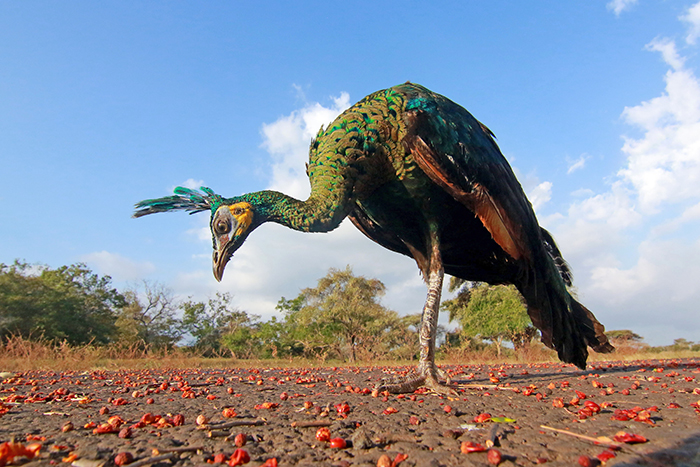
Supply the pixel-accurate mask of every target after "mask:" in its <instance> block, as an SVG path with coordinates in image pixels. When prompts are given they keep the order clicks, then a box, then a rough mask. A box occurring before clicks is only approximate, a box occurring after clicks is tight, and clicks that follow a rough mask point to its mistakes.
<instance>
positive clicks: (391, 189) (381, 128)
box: [134, 82, 613, 393]
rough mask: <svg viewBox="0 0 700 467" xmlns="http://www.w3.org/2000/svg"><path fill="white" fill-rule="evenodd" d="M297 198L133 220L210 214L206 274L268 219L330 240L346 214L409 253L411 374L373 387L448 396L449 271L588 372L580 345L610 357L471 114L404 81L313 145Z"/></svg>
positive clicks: (193, 195)
mask: <svg viewBox="0 0 700 467" xmlns="http://www.w3.org/2000/svg"><path fill="white" fill-rule="evenodd" d="M306 173H307V175H308V178H309V182H310V184H311V194H310V195H309V197H308V199H307V200H306V201H301V200H298V199H295V198H292V197H290V196H287V195H285V194H283V193H279V192H276V191H270V190H267V191H258V192H254V193H247V194H244V195H241V196H235V197H233V198H224V197H222V196H220V195H218V194H216V193H215V192H214V191H212V190H211V189H209V188H206V187H202V188H201V191H199V190H193V189H189V188H184V187H178V188H176V189H175V194H174V195H173V196H167V197H163V198H158V199H149V200H144V201H141V202H139V203H137V204H136V211H135V213H134V217H141V216H145V215H148V214H153V213H157V212H169V211H177V210H184V211H188V212H189V213H190V214H192V213H196V212H200V211H210V212H211V219H210V228H211V232H212V237H213V247H214V253H213V272H214V277H215V278H216V280H217V281H220V280H221V278H222V276H223V274H224V268H225V267H226V264H227V263H228V261H229V260H230V259H231V257H232V256H233V254H234V252H235V251H236V250H238V248H240V247H241V246H242V245H243V243H244V242H245V240H246V238H248V235H250V234H251V232H253V231H254V230H255V229H256V228H257V227H259V226H260V225H262V224H264V223H265V222H276V223H278V224H282V225H285V226H287V227H289V228H291V229H295V230H300V231H304V232H328V231H331V230H333V229H335V228H336V227H338V226H339V225H340V223H341V222H342V220H343V219H345V218H349V219H350V220H351V221H352V223H353V224H354V225H355V226H356V227H357V228H358V229H359V230H360V231H361V232H362V233H363V234H364V235H366V236H367V237H369V238H370V239H371V240H373V241H375V242H376V243H378V244H379V245H381V246H383V247H385V248H388V249H389V250H392V251H394V252H397V253H401V254H403V255H407V256H410V257H412V258H413V259H414V260H415V261H416V263H417V265H418V269H419V270H420V272H421V274H422V276H423V279H424V280H425V282H426V284H427V289H428V292H427V297H426V300H425V305H424V307H423V314H422V320H421V326H420V332H419V342H420V358H419V363H418V366H417V368H416V369H415V372H414V374H413V375H412V376H410V377H407V378H406V379H405V380H403V381H401V382H398V383H396V384H387V385H383V386H381V387H380V388H378V389H380V390H386V391H389V392H393V393H400V392H412V391H414V390H416V389H417V388H419V387H421V386H425V387H427V388H429V389H432V390H435V391H437V392H441V393H445V392H448V391H449V390H450V389H449V387H448V386H447V385H445V384H443V383H442V382H441V372H440V371H439V369H438V368H437V366H436V364H435V337H436V330H437V320H438V312H439V307H440V298H441V291H442V284H443V278H444V275H445V273H447V274H450V275H452V276H455V277H458V278H461V279H465V280H468V281H483V282H488V283H491V284H505V283H511V284H514V285H515V286H516V287H517V289H518V290H519V291H520V293H521V294H522V296H523V298H524V299H525V302H526V303H527V309H528V314H529V316H530V318H531V320H532V322H533V324H534V325H535V326H536V327H537V328H538V329H539V330H540V332H541V340H542V342H543V343H544V344H545V345H546V346H548V347H550V348H553V349H555V350H556V351H557V353H558V356H559V358H560V359H561V360H562V361H564V362H567V363H573V364H574V365H576V366H578V367H579V368H581V369H585V367H586V360H587V358H588V350H587V347H588V346H590V347H591V348H592V349H594V350H595V351H596V352H610V351H612V350H613V347H612V345H611V344H610V343H609V342H608V339H607V338H606V336H605V333H604V331H605V328H604V327H603V325H602V324H601V323H600V322H598V320H597V319H596V318H595V316H594V315H593V314H592V313H591V312H590V311H589V310H588V309H587V308H586V307H584V306H583V305H582V304H580V303H579V302H578V301H577V300H576V299H575V298H574V297H573V296H572V295H571V293H570V292H569V289H568V288H569V287H570V286H571V285H572V273H571V271H570V268H569V267H568V265H567V263H566V262H565V261H564V259H563V258H562V255H561V253H560V251H559V249H558V247H557V245H556V243H555V242H554V239H553V238H552V236H551V235H550V233H549V232H547V231H546V230H545V229H543V228H542V227H540V226H539V224H538V222H537V219H536V217H535V214H534V212H533V209H532V206H531V204H530V202H529V201H528V199H527V197H526V195H525V193H524V192H523V189H522V187H521V186H520V184H519V183H518V180H517V179H516V177H515V175H514V174H513V171H512V169H511V167H510V166H509V164H508V162H507V161H506V159H505V157H504V156H503V155H502V154H501V151H500V150H499V148H498V146H497V144H496V141H495V136H494V134H493V133H492V132H491V131H490V130H489V129H488V128H487V127H486V126H485V125H483V124H482V123H481V122H479V121H478V120H476V119H475V118H474V117H473V116H472V115H471V114H470V113H469V112H468V111H467V110H465V109H464V108H463V107H461V106H459V105H458V104H456V103H454V102H452V101H451V100H449V99H448V98H446V97H444V96H442V95H440V94H437V93H434V92H432V91H430V90H429V89H427V88H425V87H423V86H420V85H418V84H414V83H411V82H407V83H405V84H401V85H398V86H394V87H391V88H388V89H385V90H382V91H378V92H375V93H373V94H370V95H369V96H367V97H365V98H364V99H362V100H361V101H359V102H358V103H357V104H355V105H353V106H352V107H350V108H349V109H348V110H346V111H345V112H343V113H342V114H340V116H338V117H337V118H336V119H335V120H334V121H333V122H332V123H331V124H330V125H328V126H327V127H326V128H325V129H324V128H321V130H320V131H319V132H318V134H317V135H316V137H315V138H314V139H313V140H312V141H311V146H310V150H309V162H308V164H307V167H306Z"/></svg>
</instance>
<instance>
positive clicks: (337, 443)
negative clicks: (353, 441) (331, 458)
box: [331, 438, 348, 449]
mask: <svg viewBox="0 0 700 467" xmlns="http://www.w3.org/2000/svg"><path fill="white" fill-rule="evenodd" d="M347 445H348V444H347V443H346V442H345V440H344V439H343V438H331V447H332V448H335V449H345V447H347Z"/></svg>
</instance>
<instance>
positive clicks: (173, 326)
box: [116, 281, 182, 348]
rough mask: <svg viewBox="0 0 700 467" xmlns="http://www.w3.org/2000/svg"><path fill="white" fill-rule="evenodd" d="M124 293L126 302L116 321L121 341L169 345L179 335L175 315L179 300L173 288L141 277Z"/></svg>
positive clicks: (179, 331) (179, 327) (163, 346)
mask: <svg viewBox="0 0 700 467" xmlns="http://www.w3.org/2000/svg"><path fill="white" fill-rule="evenodd" d="M124 295H125V297H126V301H127V305H126V306H125V307H124V308H122V309H121V311H120V313H119V318H118V319H117V322H116V325H117V329H118V334H119V340H120V341H121V342H123V343H126V344H129V345H142V346H144V347H154V348H168V347H172V346H173V345H174V344H175V343H176V342H177V341H178V340H179V339H180V337H181V336H182V330H181V326H180V321H179V320H178V319H177V318H176V317H175V314H176V312H177V310H178V307H179V303H178V302H177V300H175V296H174V294H173V292H172V290H170V289H168V288H167V287H165V286H164V285H162V284H159V283H152V282H148V281H143V282H142V285H141V287H138V288H133V289H131V290H129V291H127V292H126V293H125V294H124Z"/></svg>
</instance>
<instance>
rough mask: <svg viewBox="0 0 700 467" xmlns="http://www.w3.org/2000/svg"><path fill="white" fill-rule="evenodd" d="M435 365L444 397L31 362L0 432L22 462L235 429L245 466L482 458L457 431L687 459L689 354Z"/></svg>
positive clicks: (170, 450)
mask: <svg viewBox="0 0 700 467" xmlns="http://www.w3.org/2000/svg"><path fill="white" fill-rule="evenodd" d="M442 369H443V370H444V372H445V373H446V374H447V375H449V376H450V377H451V379H452V380H453V382H455V383H459V387H458V389H457V394H458V395H457V396H455V397H442V396H437V395H433V394H428V393H421V392H420V391H418V392H417V393H414V394H409V395H388V396H386V395H383V394H377V393H376V391H375V392H374V394H373V391H372V390H373V388H374V386H375V384H377V383H378V382H380V381H381V380H383V379H384V380H387V379H388V380H391V379H393V378H396V377H399V376H402V375H405V374H406V373H408V372H409V371H410V370H411V368H410V367H361V368H353V367H342V368H313V369H312V368H309V369H300V368H294V369H289V368H258V369H222V370H198V369H187V370H182V369H177V370H175V369H174V370H150V371H141V370H139V371H92V372H61V373H57V372H39V371H32V372H27V373H22V374H16V375H14V376H13V377H10V378H7V379H5V380H4V381H2V383H1V384H0V401H2V404H1V405H0V413H3V414H2V415H0V443H5V442H9V441H14V442H15V443H21V444H22V445H23V446H25V447H27V446H30V447H31V445H32V444H34V447H37V446H36V444H37V443H38V444H40V445H41V447H40V450H39V452H38V455H37V456H36V457H34V458H33V459H32V460H29V459H28V458H27V457H21V456H18V457H15V458H14V460H12V462H11V464H12V465H19V464H23V465H25V466H30V465H31V466H33V465H66V466H68V465H76V466H79V467H99V466H101V465H105V466H110V465H114V462H115V457H116V456H117V454H119V453H122V452H129V453H130V454H131V455H132V456H133V458H134V465H156V466H178V467H179V466H183V467H184V466H191V465H202V466H204V465H212V463H213V462H214V461H218V460H222V459H225V461H226V462H229V465H236V463H235V461H231V460H230V459H231V457H232V455H233V453H234V452H235V451H236V449H237V446H236V441H238V444H241V441H242V439H245V441H246V444H245V445H244V446H242V447H241V449H243V450H245V451H246V453H247V455H248V456H249V457H250V462H249V464H247V465H250V466H259V465H263V464H264V465H266V466H272V465H276V464H275V463H274V462H275V460H276V461H277V462H278V464H277V465H281V466H283V465H314V466H319V465H320V466H377V465H380V466H381V465H385V466H392V465H393V466H397V465H401V466H402V467H408V466H456V465H460V466H462V465H467V466H468V465H482V466H485V465H489V461H488V458H489V454H487V453H486V452H472V453H463V452H462V450H463V449H465V450H466V448H467V447H468V446H469V443H473V444H475V445H481V446H484V448H486V447H490V446H492V443H495V444H494V445H493V449H496V450H498V451H499V453H500V454H501V462H502V463H501V465H503V466H510V465H520V466H529V465H534V464H545V463H546V464H547V465H568V466H570V465H579V463H581V462H582V464H581V465H586V462H588V464H587V465H598V464H599V463H600V460H599V457H598V456H600V459H605V457H606V456H607V457H610V455H611V454H614V455H615V457H611V458H610V459H609V460H607V461H606V462H605V465H618V466H623V465H624V466H627V465H645V466H647V465H648V466H662V465H663V466H668V465H700V449H699V447H700V423H699V422H700V415H699V412H700V409H698V402H699V400H700V381H698V380H699V379H700V374H699V373H700V361H697V360H673V361H668V360H667V361H658V360H655V361H653V360H646V361H636V362H605V363H595V364H594V365H592V366H589V369H588V370H587V371H580V370H578V369H576V368H574V367H573V366H570V365H563V364H553V363H549V364H529V365H501V366H486V365H483V366H475V365H470V366H458V365H446V366H443V367H442ZM147 414H151V415H150V416H149V415H147ZM115 416H116V418H115ZM200 416H203V417H200ZM198 417H199V421H200V422H203V421H205V420H202V418H206V423H203V424H199V425H198V424H197V421H198V420H197V419H198ZM323 427H326V428H327V429H328V430H329V432H330V437H331V438H342V440H343V441H344V442H345V444H346V446H345V447H342V444H343V443H342V442H341V441H338V440H335V441H334V442H333V443H329V442H328V441H324V440H322V441H319V440H317V438H316V434H317V430H319V428H323ZM562 430H563V431H562ZM322 431H323V430H322ZM102 432H104V433H102ZM619 432H625V433H627V434H628V435H639V436H641V437H643V439H638V440H637V441H643V440H644V439H646V442H638V443H636V444H633V443H628V442H625V441H633V440H632V439H630V438H631V437H630V436H627V439H625V438H624V437H623V438H621V437H619V436H618V437H617V438H615V435H616V434H618V435H619ZM239 433H242V434H243V436H239V437H237V438H236V435H237V434H239ZM575 435H583V436H584V437H588V439H586V438H582V437H580V436H575ZM616 439H617V441H616ZM331 444H332V446H331ZM339 445H340V447H339ZM5 446H6V448H7V446H9V445H5ZM16 446H17V445H15V447H16ZM0 447H1V446H0ZM611 448H612V449H611ZM0 453H2V449H0ZM604 453H605V454H604ZM217 454H218V455H219V456H218V457H216V458H215V456H216V455H217ZM242 454H243V453H242V452H239V453H238V456H239V457H245V456H244V455H242ZM383 455H386V456H388V459H387V458H386V457H385V458H383V459H381V460H380V458H381V457H382V456H383ZM492 455H495V453H492ZM397 456H398V457H397ZM581 456H588V459H581V460H580V459H579V458H580V457H581ZM158 459H161V460H158ZM272 459H274V460H272ZM402 459H403V460H402ZM7 460H11V459H10V458H5V459H4V461H7ZM387 460H390V461H393V463H392V462H387ZM378 462H379V464H378ZM2 463H3V459H2V458H1V457H0V465H2ZM265 463H266V464H265ZM221 465H223V464H221Z"/></svg>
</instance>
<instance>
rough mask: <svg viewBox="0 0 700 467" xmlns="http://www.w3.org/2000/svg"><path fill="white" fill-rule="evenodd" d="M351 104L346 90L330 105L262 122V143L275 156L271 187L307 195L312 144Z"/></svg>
mask: <svg viewBox="0 0 700 467" xmlns="http://www.w3.org/2000/svg"><path fill="white" fill-rule="evenodd" d="M348 107H350V96H349V95H348V93H346V92H343V93H341V95H340V96H339V97H336V98H334V99H333V105H332V106H331V107H324V106H322V105H321V104H319V103H313V104H308V105H306V106H305V107H304V108H302V109H300V110H296V111H294V112H292V113H291V114H289V115H286V116H284V117H280V118H279V119H277V120H276V121H274V122H272V123H269V124H263V127H262V130H261V131H262V135H263V139H264V141H263V144H262V146H263V147H264V148H265V149H266V150H267V151H268V152H269V153H270V156H271V158H272V180H271V183H270V187H269V188H270V189H276V190H284V192H285V193H287V194H288V195H290V196H295V197H299V198H302V197H305V196H307V195H308V193H309V183H308V179H307V178H306V174H305V164H306V163H307V162H308V160H309V144H310V143H311V140H312V139H313V138H314V137H315V136H316V134H317V133H318V131H319V129H321V127H323V126H324V125H327V124H328V123H330V122H331V121H333V119H334V118H335V117H336V116H337V115H338V114H340V113H341V112H342V111H343V110H345V109H347V108H348Z"/></svg>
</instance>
